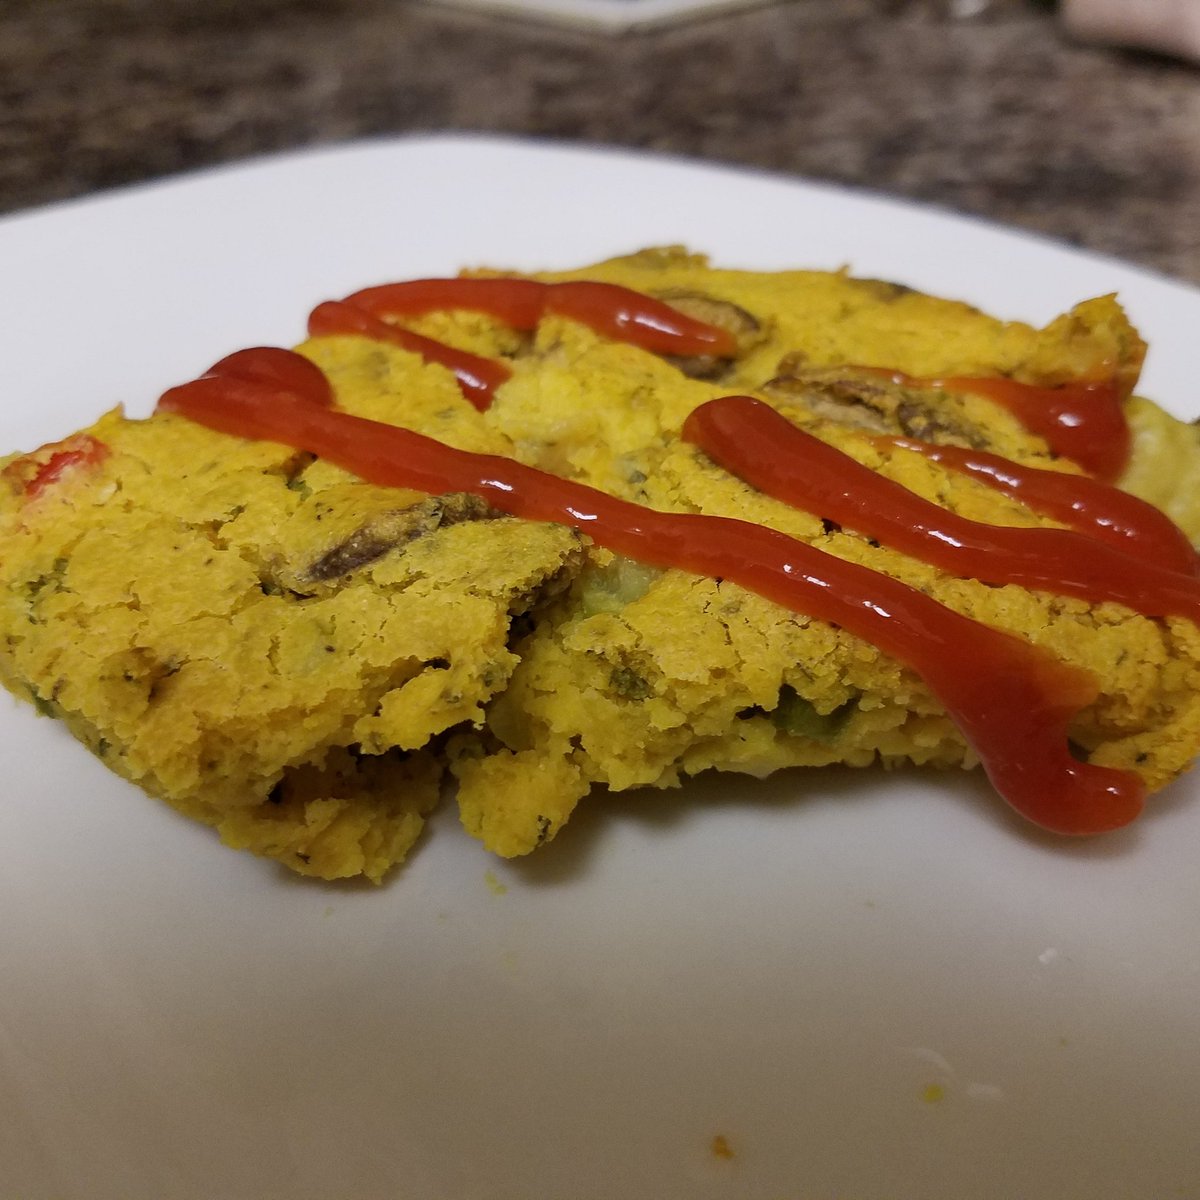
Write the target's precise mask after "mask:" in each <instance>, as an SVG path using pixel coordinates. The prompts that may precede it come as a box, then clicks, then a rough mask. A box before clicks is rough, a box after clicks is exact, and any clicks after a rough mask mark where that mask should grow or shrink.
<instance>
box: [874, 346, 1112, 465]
mask: <svg viewBox="0 0 1200 1200" xmlns="http://www.w3.org/2000/svg"><path fill="white" fill-rule="evenodd" d="M865 369H866V370H870V371H871V372H872V373H873V374H876V375H882V376H884V377H885V378H887V379H890V380H892V382H893V383H897V384H899V385H900V386H902V387H911V388H937V389H938V390H941V391H947V392H973V393H974V394H975V395H977V396H986V397H987V398H988V399H989V400H994V401H995V402H996V403H997V404H1000V405H1002V406H1003V407H1004V408H1007V409H1008V410H1009V412H1011V413H1012V414H1013V416H1015V417H1016V418H1017V420H1018V421H1020V422H1021V424H1022V425H1024V426H1025V428H1026V429H1028V430H1029V432H1030V433H1035V434H1037V435H1038V436H1039V437H1041V438H1043V439H1044V440H1045V442H1046V444H1047V445H1048V446H1049V447H1050V449H1051V450H1053V451H1054V452H1055V453H1056V454H1061V455H1062V456H1063V457H1064V458H1069V459H1070V460H1071V461H1072V462H1075V463H1078V464H1079V465H1080V466H1081V467H1082V468H1083V469H1084V470H1085V471H1088V472H1090V473H1091V474H1092V475H1095V476H1096V477H1097V478H1098V479H1103V480H1104V481H1105V482H1106V483H1111V482H1112V481H1113V480H1114V479H1116V478H1117V477H1118V476H1119V475H1120V474H1121V472H1122V471H1123V470H1124V469H1125V466H1126V464H1127V463H1128V462H1129V451H1130V447H1131V445H1132V441H1131V438H1130V434H1129V425H1128V423H1127V422H1126V420H1125V412H1124V409H1123V407H1122V405H1121V394H1120V391H1119V390H1118V388H1117V383H1116V380H1115V379H1096V380H1081V381H1076V382H1073V383H1063V384H1059V385H1057V386H1055V387H1044V386H1040V385H1037V384H1032V383H1018V382H1017V381H1016V380H1015V379H1005V378H994V379H989V378H976V377H974V376H970V377H968V376H964V375H947V376H945V377H944V378H941V379H922V378H918V377H917V376H914V375H906V374H905V373H904V372H903V371H892V370H888V369H887V368H885V367H869V368H865Z"/></svg>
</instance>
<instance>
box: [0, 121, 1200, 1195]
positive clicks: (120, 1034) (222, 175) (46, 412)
mask: <svg viewBox="0 0 1200 1200" xmlns="http://www.w3.org/2000/svg"><path fill="white" fill-rule="evenodd" d="M671 241H683V242H688V243H690V244H692V245H694V246H696V247H702V248H705V249H708V250H710V251H711V252H713V254H714V255H715V256H716V257H717V258H718V259H719V260H721V261H722V262H724V263H727V264H730V265H744V266H758V267H772V266H783V265H801V264H803V265H810V266H819V267H835V266H838V265H840V264H842V263H846V262H848V263H851V264H852V265H853V266H854V268H855V269H856V270H858V271H860V272H862V273H866V274H870V275H874V276H879V277H883V278H891V279H896V280H903V281H904V282H907V283H910V284H913V285H916V286H919V287H924V288H927V289H931V290H934V291H938V292H942V293H945V294H948V295H957V296H961V297H965V298H968V299H971V300H974V301H977V302H979V303H981V304H984V305H986V306H988V307H989V308H991V309H992V310H993V311H996V312H999V313H1001V314H1004V315H1007V316H1012V317H1021V318H1027V319H1030V320H1034V321H1042V320H1045V319H1048V318H1049V317H1050V316H1052V315H1053V314H1054V313H1056V312H1057V311H1058V310H1060V309H1063V308H1066V307H1068V306H1069V305H1070V304H1071V303H1073V302H1074V301H1076V300H1078V299H1081V298H1083V297H1085V296H1088V295H1091V294H1097V293H1101V292H1107V291H1113V290H1118V291H1119V292H1120V293H1121V295H1122V296H1123V298H1124V299H1125V301H1126V302H1127V304H1128V306H1129V308H1130V310H1131V311H1132V314H1133V316H1134V318H1135V320H1137V321H1138V322H1139V323H1140V324H1141V326H1142V327H1143V329H1144V330H1145V331H1146V333H1147V334H1148V335H1149V337H1150V340H1151V342H1152V344H1153V347H1154V349H1153V352H1152V357H1151V363H1150V366H1149V369H1148V371H1147V375H1146V380H1145V388H1144V390H1145V391H1147V392H1148V393H1149V394H1151V395H1154V396H1156V397H1157V398H1158V399H1159V400H1160V401H1162V402H1163V403H1164V404H1165V405H1166V406H1167V407H1169V408H1171V409H1172V410H1174V411H1175V412H1177V413H1179V414H1181V415H1189V414H1190V415H1195V414H1196V411H1197V409H1196V400H1195V384H1196V380H1197V379H1200V339H1197V338H1196V336H1195V330H1196V328H1197V323H1198V322H1200V295H1198V294H1197V292H1196V291H1194V290H1192V289H1189V288H1186V287H1184V286H1182V285H1179V284H1174V283H1170V282H1167V281H1165V280H1162V279H1159V278H1156V277H1153V276H1151V275H1148V274H1146V273H1144V272H1141V271H1137V270H1133V269H1131V268H1129V267H1127V266H1123V265H1121V264H1118V263H1115V262H1109V261H1103V260H1099V259H1096V258H1093V257H1089V256H1086V255H1084V254H1081V253H1077V252H1075V251H1073V250H1070V249H1066V248H1063V247H1059V246H1056V245H1052V244H1049V243H1047V242H1044V241H1040V240H1036V239H1033V238H1030V237H1027V236H1024V235H1021V234H1017V233H1012V232H1005V231H1001V230H997V229H993V228H991V227H988V226H986V225H982V224H979V223H976V222H972V221H968V220H964V219H961V218H957V217H951V216H948V215H945V214H940V213H936V212H930V211H927V210H918V209H914V208H911V207H907V206H904V205H900V204H896V203H893V202H890V201H887V200H882V199H877V198H871V197H866V196H860V195H854V194H848V193H846V192H843V191H840V190H837V189H832V188H827V187H821V186H814V185H810V184H802V183H796V182H791V181H785V180H780V179H775V178H769V177H763V176H754V175H748V174H743V173H736V172H731V171H725V170H720V169H716V168H712V167H708V166H699V165H691V164H686V163H680V162H673V161H664V160H660V159H649V158H642V157H636V156H632V155H629V154H625V153H612V152H597V151H592V150H586V149H566V148H557V147H546V146H537V145H529V144H521V143H512V142H507V141H492V140H473V139H458V138H442V137H436V138H428V139H410V140H401V141H393V142H384V143H377V144H369V145H358V146H351V147H346V148H341V149H334V150H324V151H319V152H314V153H306V154H301V155H298V156H292V157H285V158H280V159H274V160H272V161H269V162H265V163H258V164H253V165H250V166H245V167H236V168H233V169H226V170H223V171H218V172H214V173H211V174H206V175H202V176H198V177H194V178H186V179H183V180H178V181H173V182H168V183H165V184H159V185H155V186H152V187H146V188H142V189H139V190H134V191H129V192H121V193H117V194H114V195H109V196H103V197H99V198H95V199H90V200H86V201H83V202H79V203H72V204H67V205H62V206H59V207H56V208H53V209H49V210H44V211H40V212H34V213H29V214H22V215H18V216H16V217H11V218H8V219H7V220H5V221H3V222H0V280H3V286H2V288H0V330H2V331H3V335H2V336H3V339H4V347H5V349H4V354H3V355H2V356H0V396H3V398H4V399H3V404H2V405H0V446H3V447H5V448H15V447H22V448H26V447H29V446H31V445H33V444H35V443H38V442H40V441H43V440H45V439H48V438H51V437H57V436H61V435H62V434H64V433H66V432H67V431H68V430H70V429H72V428H73V427H75V426H76V425H78V424H82V423H84V422H86V421H88V420H90V419H91V418H92V417H93V416H94V415H95V414H96V413H98V412H99V411H100V410H101V409H103V408H106V407H107V406H109V405H111V404H113V403H115V402H117V401H126V402H127V403H128V405H129V407H130V408H131V410H132V411H134V412H138V413H142V412H146V411H148V410H149V408H150V405H151V403H152V401H153V399H154V397H155V396H156V395H157V394H158V392H159V391H160V390H161V389H162V388H163V387H164V386H165V385H167V384H170V383H172V382H175V381H179V380H182V379H185V378H188V377H189V376H191V375H192V374H194V373H195V372H196V371H197V370H199V369H201V368H202V367H205V366H207V365H208V364H209V363H211V362H213V361H214V360H215V359H216V358H218V357H220V356H221V355H223V354H225V353H226V352H227V351H229V350H232V349H235V348H236V347H239V346H244V345H250V344H256V343H264V342H276V343H284V344H287V343H289V342H292V341H294V340H296V339H297V338H298V337H299V335H300V333H301V330H302V324H303V318H304V315H305V314H306V312H307V311H308V309H309V308H310V307H311V306H312V305H313V304H314V303H315V302H316V301H319V300H321V299H324V298H326V297H330V296H337V295H340V294H345V293H347V292H349V291H351V290H352V289H354V288H355V287H358V286H361V285H363V284H367V283H373V282H378V281H382V280H386V279H389V278H405V277H412V276H417V275H423V274H429V273H436V272H448V271H451V270H453V269H455V268H456V267H458V266H459V265H460V264H464V263H480V262H486V263H494V264H506V265H512V266H520V267H535V266H558V265H567V264H572V263H577V262H582V261H585V260H587V259H590V258H595V257H600V256H603V255H607V254H610V253H615V252H619V251H621V250H626V249H632V248H636V247H638V246H642V245H647V244H652V243H663V242H671ZM0 779H3V781H4V782H3V785H2V786H3V801H2V803H0V1114H3V1117H2V1120H0V1196H2V1197H4V1198H5V1200H9V1198H10V1197H12V1198H16V1197H20V1200H51V1198H75V1197H81V1198H86V1200H142V1198H145V1200H163V1198H168V1197H169V1198H170V1200H214V1198H217V1197H220V1198H221V1200H242V1198H245V1200H270V1198H273V1197H280V1198H283V1197H287V1198H288V1200H308V1198H312V1200H317V1198H320V1200H329V1198H336V1200H383V1198H385V1197H386V1198H388V1200H391V1198H394V1197H412V1198H414V1200H418V1198H419V1200H641V1198H645V1200H675V1198H679V1200H683V1198H686V1200H706V1198H708V1197H714V1198H715V1197H720V1198H721V1200H728V1198H731V1197H732V1198H746V1200H750V1198H753V1200H785V1198H786V1200H910V1198H911V1200H963V1198H965V1197H989V1198H991V1197H994V1198H997V1200H1012V1198H1015V1197H1021V1198H1022V1200H1073V1198H1079V1200H1106V1198H1111V1200H1130V1198H1132V1197H1137V1198H1139V1200H1142V1198H1149V1197H1155V1198H1157V1197H1183V1196H1192V1197H1195V1196H1200V1139H1198V1138H1197V1137H1196V1132H1195V1124H1196V1116H1197V1113H1198V1112H1200V1002H1198V993H1200V936H1198V934H1197V928H1198V925H1200V871H1198V870H1197V866H1196V859H1197V848H1198V847H1200V803H1197V801H1198V800H1200V797H1198V796H1197V787H1196V784H1195V782H1194V781H1193V782H1185V783H1183V784H1180V785H1177V786H1176V787H1175V788H1174V789H1172V790H1171V791H1169V792H1168V793H1167V794H1165V795H1163V796H1161V797H1160V798H1158V799H1157V800H1156V801H1155V802H1154V803H1153V805H1152V808H1151V811H1150V814H1149V815H1148V816H1147V817H1146V818H1145V819H1143V820H1142V821H1141V822H1140V823H1139V824H1138V825H1137V826H1136V827H1135V828H1133V829H1131V830H1128V831H1125V832H1122V833H1120V834H1117V835H1112V836H1110V837H1107V838H1105V839H1103V840H1097V841H1089V842H1063V841H1058V840H1054V839H1051V838H1048V837H1042V836H1040V835H1037V834H1035V833H1032V832H1030V831H1029V830H1028V829H1026V828H1023V827H1022V826H1021V825H1020V824H1019V823H1018V822H1017V821H1015V820H1013V819H1010V818H1009V816H1008V815H1007V812H1006V810H1005V809H1004V807H1003V805H1002V804H1001V803H1000V802H999V801H998V800H996V799H995V798H994V797H993V796H992V795H991V794H990V793H989V791H988V789H987V788H986V787H985V786H984V785H983V784H981V783H980V782H979V781H978V780H975V779H973V778H972V777H970V776H962V777H960V776H934V775H922V774H908V775H904V774H896V775H892V776H888V777H886V778H885V777H883V776H878V775H874V774H869V773H868V774H848V773H843V772H837V771H829V772H814V773H811V774H803V773H800V774H792V775H788V776H786V777H781V778H779V779H776V780H773V781H771V782H769V783H766V784H762V785H757V784H751V783H740V782H737V781H727V782H720V783H717V782H701V783H699V784H697V785H695V786H692V787H689V788H687V789H685V790H684V791H683V792H682V793H678V794H674V795H668V796H651V797H646V796H633V797H624V798H620V799H613V800H602V799H600V798H596V799H594V800H593V801H592V802H591V803H590V804H587V805H585V806H584V808H583V810H582V811H581V812H580V814H579V815H578V816H577V817H576V818H575V819H574V820H573V821H572V822H571V824H570V825H569V826H568V828H567V829H566V831H565V832H564V834H563V835H562V836H561V837H560V838H559V839H558V841H557V842H555V843H554V844H553V845H552V846H550V847H548V848H547V849H545V850H543V851H542V852H540V854H538V855H537V856H535V857H533V858H531V859H528V860H525V861H522V862H516V863H501V862H497V861H493V860H491V859H489V858H488V856H487V855H486V854H485V853H484V852H483V850H482V849H481V848H480V847H479V846H478V845H477V844H476V843H475V842H473V841H471V840H470V839H469V838H467V837H466V835H465V834H462V833H461V831H459V830H458V829H457V828H456V827H455V819H454V815H453V813H451V812H447V813H444V814H443V815H442V816H440V817H439V818H438V820H437V821H436V822H435V828H434V829H433V830H432V831H431V836H430V837H428V839H427V840H426V841H425V842H424V843H423V844H422V845H421V847H420V848H419V850H418V852H417V853H416V855H415V857H414V858H413V860H412V862H411V864H410V865H409V866H408V867H406V868H405V869H403V870H402V871H400V872H399V873H398V874H397V875H396V877H395V878H394V879H393V881H392V882H391V883H390V884H389V885H388V886H386V887H384V888H382V889H375V888H370V887H352V886H351V887H343V886H333V887H330V886H323V885H321V884H318V883H313V882H301V881H298V880H295V879H292V878H290V877H287V876H286V875H284V874H283V873H282V872H280V871H277V870H275V869H274V868H273V867H272V866H271V865H270V864H267V863H264V862H262V861H260V860H257V859H254V858H252V857H250V856H249V855H242V854H235V853H232V852H230V851H228V850H225V849H223V848H221V847H220V846H219V845H218V844H217V842H216V840H215V839H214V838H213V837H212V835H211V834H210V833H209V832H208V831H207V830H205V829H203V828H201V827H199V826H197V825H194V824H191V823H189V822H187V821H185V820H183V819H182V818H179V817H176V816H175V815H174V814H173V813H172V812H171V811H170V810H168V809H167V808H165V807H164V806H162V805H160V804H157V803H155V802H153V801H150V800H148V799H146V798H145V797H143V796H142V795H141V794H140V793H139V792H137V791H135V790H134V789H133V788H131V787H128V786H126V785H125V784H123V783H122V782H120V781H119V780H117V779H115V778H113V777H112V776H110V775H109V774H108V773H106V772H105V771H104V769H103V768H102V767H100V765H99V764H98V763H97V762H96V761H95V760H93V759H92V758H91V757H90V756H89V755H88V754H87V752H86V751H84V750H83V749H82V748H80V747H78V746H77V745H75V744H74V743H73V742H72V740H71V739H70V738H69V737H68V736H67V735H66V734H65V733H64V732H63V731H62V730H61V728H60V727H59V726H58V725H56V724H55V723H53V722H51V721H47V720H40V719H38V718H36V717H35V716H34V715H33V713H32V711H31V710H30V709H28V708H24V707H18V706H17V705H16V704H15V703H10V702H9V701H8V700H7V699H6V698H0ZM717 1137H723V1138H725V1139H727V1143H728V1146H729V1148H730V1150H731V1151H732V1154H733V1157H732V1158H726V1157H723V1156H721V1155H720V1154H718V1153H714V1138H717Z"/></svg>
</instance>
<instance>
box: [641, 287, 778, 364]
mask: <svg viewBox="0 0 1200 1200" xmlns="http://www.w3.org/2000/svg"><path fill="white" fill-rule="evenodd" d="M654 295H655V297H656V298H657V299H659V300H662V301H665V302H666V303H667V304H669V305H670V306H671V307H672V308H676V309H678V310H679V311H680V312H681V313H683V314H684V315H685V316H688V317H692V318H694V319H695V320H697V321H703V322H704V323H705V324H706V325H715V326H716V327H717V328H718V329H723V330H725V332H726V333H730V334H732V335H733V337H734V339H735V341H736V342H737V354H738V355H741V354H744V353H745V352H746V351H747V350H748V349H749V348H750V347H751V346H753V345H755V344H756V343H757V342H759V341H761V339H762V336H763V329H762V325H761V323H760V322H759V320H758V318H757V317H755V316H754V314H753V313H748V312H747V311H746V310H745V309H744V308H742V307H740V306H739V305H737V304H734V303H732V302H731V301H729V300H720V299H718V298H717V297H716V296H710V295H708V294H707V293H705V292H695V291H690V290H688V289H686V288H669V289H667V290H665V291H660V292H655V293H654ZM666 358H667V361H668V362H671V363H674V364H675V366H677V367H678V368H679V369H680V370H681V371H682V372H683V373H684V374H685V375H687V376H688V377H689V378H691V379H720V377H721V375H722V374H723V373H724V372H725V370H726V369H727V368H728V366H729V360H728V359H725V358H718V357H717V356H716V355H715V354H694V355H686V356H678V355H667V356H666Z"/></svg>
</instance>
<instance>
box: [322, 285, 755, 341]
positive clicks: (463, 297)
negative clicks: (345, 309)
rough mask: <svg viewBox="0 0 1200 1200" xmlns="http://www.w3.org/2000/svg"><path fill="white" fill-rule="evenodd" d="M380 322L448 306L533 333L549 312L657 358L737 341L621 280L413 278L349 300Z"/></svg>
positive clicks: (360, 292) (365, 289) (363, 292)
mask: <svg viewBox="0 0 1200 1200" xmlns="http://www.w3.org/2000/svg"><path fill="white" fill-rule="evenodd" d="M345 302H346V303H347V304H351V305H353V306H354V307H356V308H362V309H365V310H366V311H367V312H369V313H371V314H373V315H374V316H377V317H384V316H391V317H399V316H410V317H411V316H419V315H421V314H422V313H428V312H435V311H439V310H442V309H449V308H455V309H467V310H468V311H471V312H483V313H488V314H489V315H490V316H493V317H496V318H498V319H499V320H501V321H503V322H504V323H505V324H506V325H511V326H512V327H513V328H514V329H520V330H525V331H528V330H531V329H534V328H536V327H537V324H538V322H539V321H541V319H542V318H543V317H544V316H546V315H547V314H549V313H557V314H558V315H559V316H563V317H569V318H571V319H572V320H575V321H579V322H580V323H581V324H584V325H587V326H588V327H589V328H591V329H594V330H595V331H596V332H597V333H600V334H603V335H605V336H607V337H610V338H613V339H614V340H616V341H620V342H629V343H631V344H632V345H634V346H640V347H641V348H642V349H643V350H649V351H651V352H652V353H655V354H678V355H693V354H712V355H716V356H717V357H732V355H733V354H734V353H735V352H736V350H737V340H736V339H735V338H734V336H733V335H732V334H731V333H729V332H728V331H727V330H724V329H719V328H717V326H715V325H708V324H706V323H705V322H703V321H697V320H696V319H695V318H693V317H689V316H687V315H686V314H685V313H681V312H680V311H679V310H678V309H675V308H672V307H671V306H670V305H669V304H666V303H664V302H663V301H661V300H655V299H654V298H653V297H651V296H644V295H642V293H641V292H635V291H633V289H632V288H627V287H621V286H620V285H619V284H616V283H590V282H567V283H540V282H538V281H537V280H533V279H507V278H499V279H495V278H494V279H414V280H410V281H408V282H406V283H385V284H383V285H381V286H379V287H370V288H364V289H363V290H362V291H359V292H355V293H354V294H353V295H351V296H348V297H347V298H346V301H345Z"/></svg>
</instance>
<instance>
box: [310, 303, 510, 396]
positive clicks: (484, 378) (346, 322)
mask: <svg viewBox="0 0 1200 1200" xmlns="http://www.w3.org/2000/svg"><path fill="white" fill-rule="evenodd" d="M308 332H309V333H310V334H311V335H312V336H313V337H321V336H323V335H328V334H337V333H348V334H358V335H359V336H360V337H366V338H371V339H372V340H374V341H377V342H390V343H391V344H392V345H393V346H402V347H403V348H404V349H405V350H411V351H412V352H413V353H414V354H419V355H420V356H421V357H422V358H423V359H424V360H425V361H426V362H432V363H439V364H440V365H441V366H443V367H448V368H449V369H450V370H451V371H453V372H454V375H455V378H456V379H457V380H458V387H459V391H461V392H462V394H463V395H464V396H465V397H466V398H467V399H468V400H470V402H471V403H472V404H473V405H475V407H476V408H477V409H479V411H480V412H483V411H485V410H486V409H487V407H488V405H490V404H491V402H492V395H493V393H494V392H495V390H496V388H498V387H499V386H500V385H501V384H502V383H504V381H505V380H507V379H509V378H510V377H511V376H512V372H511V371H510V370H509V369H508V368H507V367H506V366H505V365H504V364H503V363H499V362H496V361H495V360H494V359H491V358H481V357H480V356H479V355H478V354H468V353H467V352H466V351H465V350H455V349H454V347H453V346H447V345H446V344H445V343H444V342H438V341H435V340H434V339H433V338H427V337H423V336H422V335H421V334H419V333H413V332H412V331H411V330H409V329H402V328H401V327H400V326H399V325H392V324H389V323H388V322H387V321H384V320H381V319H380V318H379V317H377V316H375V315H374V314H373V313H371V312H369V311H368V310H367V309H365V308H359V307H357V306H356V305H354V304H351V303H349V302H348V301H344V300H326V301H325V302H324V303H323V304H318V305H317V307H316V308H314V309H313V311H312V313H311V314H310V315H309V318H308Z"/></svg>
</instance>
